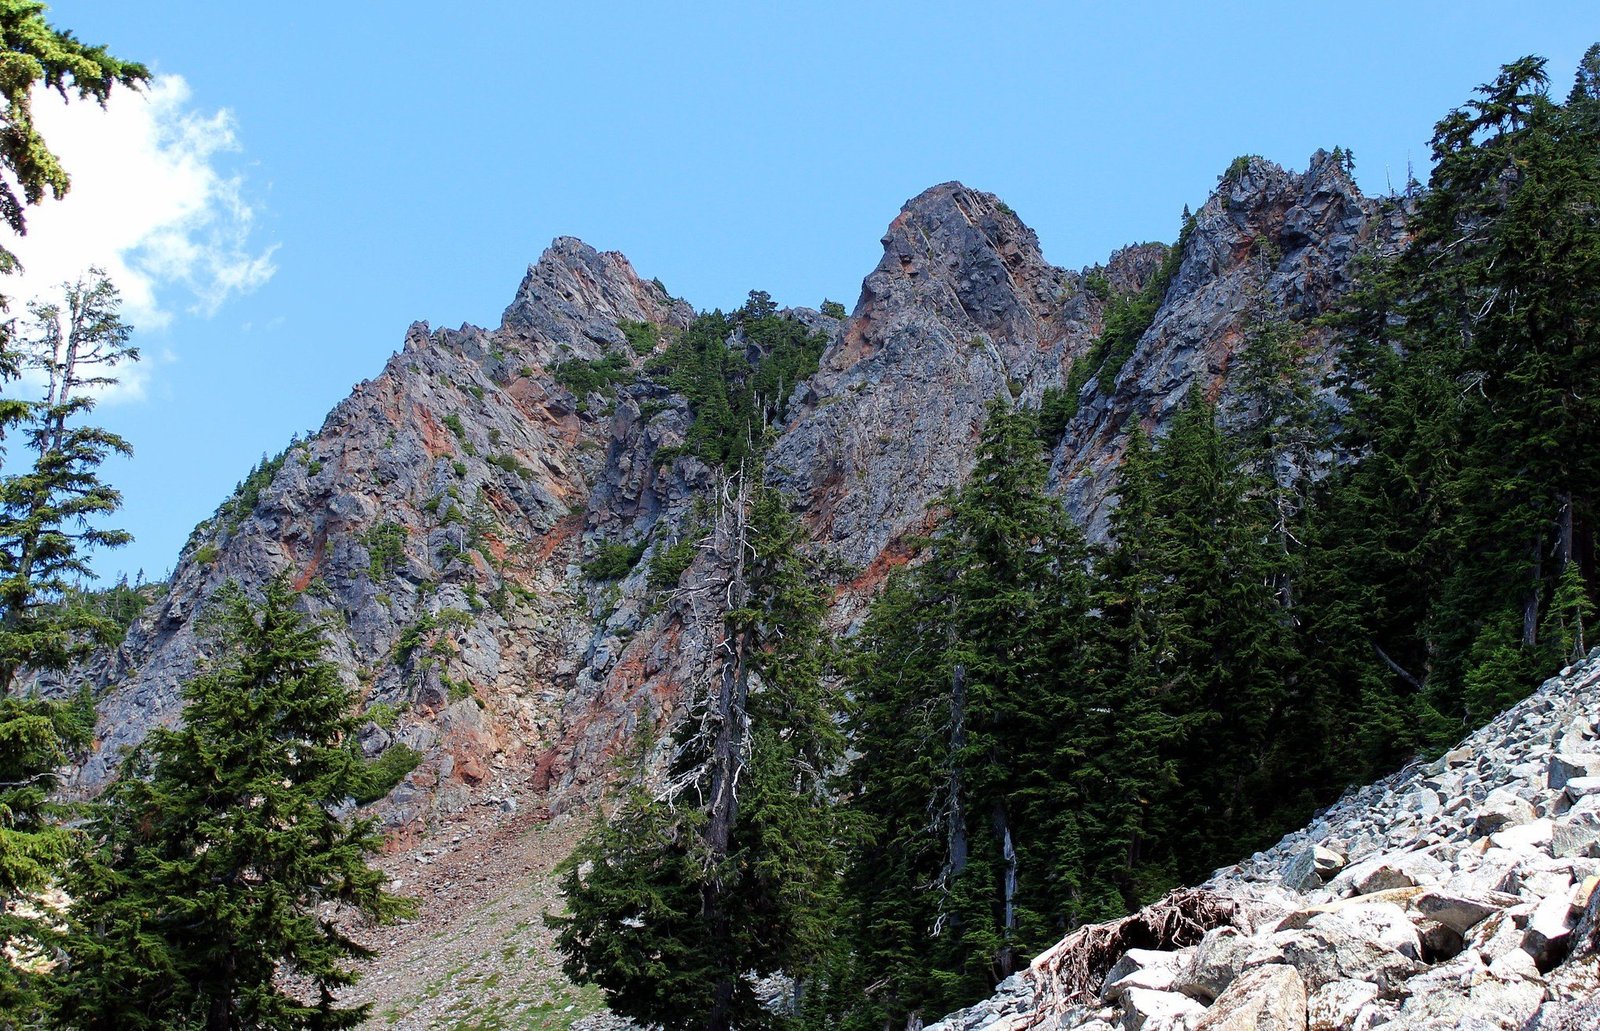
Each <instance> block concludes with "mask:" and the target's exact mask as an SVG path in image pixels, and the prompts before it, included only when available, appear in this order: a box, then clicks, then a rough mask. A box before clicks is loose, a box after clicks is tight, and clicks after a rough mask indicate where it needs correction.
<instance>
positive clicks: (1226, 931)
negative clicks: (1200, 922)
mask: <svg viewBox="0 0 1600 1031" xmlns="http://www.w3.org/2000/svg"><path fill="white" fill-rule="evenodd" d="M1256 947H1257V943H1256V942H1255V941H1254V940H1253V939H1250V938H1246V937H1245V936H1244V935H1242V934H1240V933H1239V931H1238V929H1236V928H1233V927H1214V928H1212V929H1211V930H1209V931H1207V932H1206V933H1205V935H1204V936H1202V937H1201V939H1200V944H1199V945H1197V946H1195V949H1194V952H1193V953H1192V954H1191V956H1190V958H1189V962H1188V964H1187V966H1185V968H1184V969H1183V971H1182V972H1181V973H1180V974H1179V975H1178V977H1177V978H1175V979H1174V981H1173V988H1174V989H1175V990H1177V991H1181V992H1183V994H1185V995H1188V996H1191V997H1192V998H1195V999H1199V1000H1200V1001H1201V1002H1206V1003H1209V1002H1211V1001H1212V1000H1213V999H1215V998H1216V997H1217V996H1218V995H1221V994H1222V992H1223V990H1224V989H1226V988H1227V987H1228V985H1229V984H1230V983H1232V981H1233V979H1234V978H1235V977H1238V976H1239V972H1240V971H1241V970H1243V969H1244V967H1245V963H1246V962H1247V961H1248V960H1249V959H1250V955H1251V952H1252V951H1253V950H1254V949H1255V948H1256Z"/></svg>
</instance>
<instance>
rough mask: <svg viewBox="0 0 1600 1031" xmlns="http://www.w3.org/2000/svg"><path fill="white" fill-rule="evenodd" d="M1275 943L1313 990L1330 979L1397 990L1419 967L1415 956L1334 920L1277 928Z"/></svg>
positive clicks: (1392, 993) (1386, 992)
mask: <svg viewBox="0 0 1600 1031" xmlns="http://www.w3.org/2000/svg"><path fill="white" fill-rule="evenodd" d="M1272 937H1273V941H1274V943H1275V944H1276V945H1277V946H1278V948H1280V949H1281V950H1283V958H1284V960H1285V962H1287V963H1288V964H1289V965H1290V966H1293V967H1294V968H1295V969H1296V970H1298V971H1300V976H1301V977H1302V978H1303V979H1304V980H1305V982H1306V987H1307V989H1309V990H1310V991H1315V990H1317V989H1318V988H1321V987H1322V986H1323V985H1325V984H1327V983H1329V982H1330V981H1345V980H1356V981H1370V982H1372V983H1373V984H1375V985H1377V986H1378V991H1379V993H1380V994H1382V995H1384V996H1395V995H1398V994H1400V991H1401V986H1402V985H1403V984H1404V983H1405V981H1406V979H1407V978H1409V977H1411V976H1412V975H1413V974H1415V973H1417V972H1418V971H1419V970H1420V969H1421V964H1419V963H1418V962H1417V961H1416V960H1413V959H1410V958H1408V957H1406V956H1402V955H1401V954H1400V953H1398V952H1396V951H1395V950H1393V949H1390V948H1387V947H1385V946H1383V945H1379V944H1378V943H1377V942H1374V941H1369V940H1367V939H1366V938H1362V937H1359V936H1357V935H1355V934H1352V933H1350V932H1349V931H1347V930H1346V929H1345V928H1344V927H1341V926H1340V925H1339V924H1337V923H1332V922H1330V923H1328V924H1326V925H1324V926H1322V927H1307V928H1304V929H1301V930H1293V931H1279V932H1277V933H1276V934H1274V935H1273V936H1272Z"/></svg>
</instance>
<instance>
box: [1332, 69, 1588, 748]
mask: <svg viewBox="0 0 1600 1031" xmlns="http://www.w3.org/2000/svg"><path fill="white" fill-rule="evenodd" d="M1592 104H1593V101H1592V98H1591V97H1590V94H1589V91H1588V89H1587V87H1586V86H1585V80H1584V72H1583V69H1581V68H1580V73H1579V77H1578V83H1577V85H1576V86H1575V87H1574V90H1573V93H1572V95H1571V96H1570V97H1569V100H1568V104H1567V106H1566V107H1562V106H1559V105H1557V104H1555V103H1553V102H1552V101H1551V100H1550V98H1549V96H1548V94H1547V91H1546V76H1545V71H1544V62H1543V61H1542V60H1541V59H1538V58H1532V57H1529V58H1523V59H1521V60H1519V61H1516V62H1513V63H1511V64H1509V65H1507V66H1505V68H1504V69H1502V72H1501V74H1500V75H1499V76H1498V77H1497V78H1496V79H1495V80H1494V81H1493V82H1491V83H1488V84H1486V85H1484V86H1483V87H1480V89H1479V90H1478V93H1477V96H1476V97H1475V98H1474V99H1472V100H1471V101H1470V102H1469V103H1468V104H1467V105H1465V106H1464V107H1463V108H1461V109H1459V110H1457V111H1454V112H1452V113H1451V114H1450V115H1448V116H1447V117H1446V118H1444V119H1443V120H1441V121H1440V122H1439V124H1438V126H1437V128H1436V132H1435V135H1434V141H1433V146H1434V156H1435V159H1436V162H1437V164H1436V168H1435V171H1434V173H1433V176H1432V178H1431V181H1430V189H1429V190H1428V192H1427V193H1426V194H1425V195H1424V196H1423V197H1422V198H1421V200H1420V202H1419V205H1418V210H1417V215H1416V218H1415V219H1414V220H1413V228H1414V233H1413V236H1412V238H1411V242H1410V244H1409V246H1408V248H1407V250H1406V251H1405V252H1404V253H1403V254H1402V255H1401V256H1400V257H1399V258H1398V260H1396V261H1395V262H1394V263H1393V264H1392V265H1391V267H1390V268H1389V269H1387V270H1385V272H1384V275H1386V276H1387V277H1388V278H1389V280H1390V281H1391V282H1392V283H1395V284H1398V288H1397V289H1391V290H1390V293H1391V294H1395V295H1397V297H1398V302H1397V303H1396V304H1395V306H1394V308H1395V313H1396V315H1397V316H1398V319H1397V320H1394V321H1396V322H1397V323H1398V325H1399V327H1400V328H1399V331H1398V333H1397V334H1396V335H1397V337H1398V339H1397V341H1396V343H1397V345H1398V346H1397V348H1396V349H1392V350H1386V349H1383V348H1377V347H1367V348H1365V349H1364V350H1363V349H1362V348H1361V347H1359V346H1358V347H1357V349H1356V350H1355V352H1354V353H1355V356H1356V359H1357V361H1359V362H1363V363H1365V368H1364V369H1363V370H1362V371H1363V373H1364V374H1365V375H1364V376H1363V377H1362V379H1363V382H1362V383H1361V384H1360V386H1359V387H1358V388H1357V390H1356V391H1355V392H1353V395H1352V396H1355V397H1358V398H1359V397H1363V396H1364V398H1365V399H1366V400H1364V401H1363V404H1364V405H1365V406H1366V408H1367V411H1368V413H1369V414H1371V415H1375V416H1377V418H1374V419H1370V420H1369V421H1368V426H1367V428H1366V439H1365V440H1362V441H1359V444H1358V446H1359V450H1360V451H1361V453H1364V454H1370V455H1371V456H1372V457H1371V458H1370V459H1369V460H1367V461H1364V462H1363V463H1362V465H1363V467H1364V469H1363V470H1362V471H1361V472H1358V473H1356V474H1354V475H1352V476H1350V477H1348V478H1346V479H1347V482H1348V484H1349V486H1351V487H1353V488H1357V489H1358V490H1359V493H1358V494H1357V497H1360V498H1365V501H1363V502H1362V505H1363V506H1364V508H1365V510H1366V512H1367V513H1368V514H1369V515H1370V516H1371V518H1370V519H1366V520H1362V521H1363V522H1368V523H1369V524H1370V525H1372V526H1374V527H1383V526H1385V525H1386V526H1388V527H1390V529H1388V530H1380V531H1379V533H1380V534H1381V536H1383V537H1387V538H1389V539H1391V540H1393V541H1395V542H1396V543H1397V544H1398V545H1399V546H1398V547H1396V548H1392V549H1390V552H1389V553H1390V554H1392V555H1393V556H1394V557H1395V559H1397V563H1396V564H1395V565H1393V566H1392V567H1391V569H1392V570H1393V571H1394V573H1395V574H1401V573H1403V574H1405V575H1404V576H1403V577H1402V576H1400V575H1388V576H1385V577H1384V580H1386V581H1403V582H1398V583H1395V585H1394V586H1393V587H1389V586H1388V585H1387V584H1385V586H1384V589H1383V592H1382V593H1383V608H1385V609H1387V610H1389V612H1388V615H1389V617H1390V618H1389V621H1388V625H1387V626H1383V627H1380V628H1379V629H1378V633H1377V636H1378V637H1380V638H1384V637H1386V638H1388V647H1381V646H1380V650H1381V651H1382V653H1383V656H1384V660H1385V664H1386V665H1387V666H1388V667H1389V669H1390V670H1391V671H1392V673H1393V674H1394V676H1395V677H1396V678H1397V680H1398V683H1399V686H1400V688H1401V690H1406V689H1410V688H1412V687H1414V686H1416V685H1421V687H1422V692H1421V693H1422V694H1423V696H1424V704H1425V706H1426V707H1427V708H1429V709H1434V710H1437V711H1439V712H1441V713H1443V714H1446V715H1448V716H1449V717H1451V718H1452V719H1454V720H1463V719H1476V718H1480V717H1481V716H1483V715H1484V714H1486V712H1487V709H1486V708H1485V706H1492V705H1497V704H1499V703H1500V702H1502V701H1504V700H1506V699H1514V698H1516V697H1519V696H1520V694H1521V693H1522V692H1524V691H1526V690H1527V688H1528V687H1530V686H1531V684H1532V680H1533V677H1534V676H1535V675H1536V674H1534V673H1533V672H1532V671H1533V670H1534V669H1535V668H1537V667H1538V666H1539V665H1540V664H1542V663H1543V662H1544V661H1545V660H1544V659H1543V657H1542V656H1543V653H1544V649H1543V646H1542V644H1541V628H1542V626H1544V625H1545V624H1546V623H1547V622H1548V618H1547V617H1548V611H1549V608H1550V605H1551V603H1552V600H1553V598H1554V597H1555V595H1556V593H1557V592H1558V590H1559V586H1560V584H1559V581H1560V578H1561V577H1562V576H1564V575H1565V570H1566V568H1567V566H1568V565H1569V563H1570V562H1571V561H1577V562H1578V563H1579V566H1580V572H1583V571H1591V572H1592V570H1593V569H1594V559H1595V556H1594V554H1593V545H1592V543H1591V541H1592V533H1591V531H1590V529H1589V528H1590V527H1591V526H1592V524H1593V520H1594V495H1593V491H1592V487H1591V485H1592V484H1593V482H1594V481H1595V475H1596V473H1597V472H1600V470H1597V469H1596V468H1595V460H1594V455H1595V453H1596V444H1597V443H1600V442H1597V441H1596V440H1595V439H1594V438H1595V434H1596V432H1597V431H1596V429H1595V427H1596V426H1597V425H1600V418H1597V416H1600V410H1597V409H1596V405H1597V403H1600V402H1597V401H1596V398H1595V389H1596V387H1597V386H1600V384H1597V383H1596V382H1595V376H1596V373H1595V371H1594V362H1592V361H1591V360H1589V358H1588V353H1589V351H1590V350H1591V349H1592V348H1593V346H1594V339H1595V337H1594V335H1595V328H1594V320H1593V314H1592V313H1593V312H1594V311H1595V310H1596V306H1597V305H1600V272H1597V271H1596V270H1597V260H1600V225H1596V223H1595V220H1594V219H1593V218H1592V217H1589V216H1588V215H1587V214H1585V213H1586V212H1589V211H1592V210H1593V208H1594V206H1595V204H1596V202H1597V201H1600V154H1597V151H1600V148H1597V146H1596V144H1597V142H1600V137H1597V135H1596V131H1595V125H1596V123H1595V122H1594V120H1593V119H1592V117H1591V115H1592V114H1593V107H1592ZM1371 324H1372V323H1371V320H1369V321H1368V325H1371ZM1359 343H1360V341H1358V345H1359ZM1408 494H1409V495H1411V503H1410V504H1408V505H1406V506H1404V507H1403V508H1402V507H1401V506H1400V505H1398V504H1396V503H1395V502H1396V501H1398V500H1400V499H1401V498H1403V497H1404V496H1405V495H1408ZM1407 524H1410V525H1407ZM1396 530H1398V532H1396ZM1406 567H1409V569H1407V568H1406ZM1585 579H1592V576H1587V577H1585ZM1408 584H1409V586H1408ZM1469 682H1470V684H1471V688H1470V691H1469V689H1468V684H1469ZM1469 694H1470V695H1471V698H1470V699H1469V697H1468V695H1469ZM1457 726H1459V723H1458V724H1457Z"/></svg>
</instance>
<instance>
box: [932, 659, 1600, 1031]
mask: <svg viewBox="0 0 1600 1031" xmlns="http://www.w3.org/2000/svg"><path fill="white" fill-rule="evenodd" d="M1597 762H1600V649H1597V650H1596V651H1595V652H1594V653H1592V654H1591V656H1590V658H1589V659H1588V661H1587V662H1585V663H1584V664H1583V665H1581V666H1579V667H1578V668H1576V669H1568V670H1564V671H1562V675H1561V676H1559V677H1557V678H1555V679H1552V680H1550V681H1548V682H1546V683H1545V684H1544V685H1543V686H1542V687H1541V688H1540V689H1539V690H1538V691H1537V692H1536V693H1535V694H1534V695H1533V696H1532V697H1530V698H1529V699H1527V700H1526V701H1524V702H1522V703H1521V704H1519V705H1517V706H1516V707H1515V708H1513V709H1511V710H1509V711H1507V712H1506V713H1504V714H1503V715H1501V716H1500V717H1499V718H1498V719H1496V720H1495V721H1494V722H1493V723H1491V724H1490V725H1489V726H1487V727H1485V728H1484V729H1482V730H1480V731H1478V732H1477V733H1475V734H1473V735H1471V736H1470V737H1468V738H1466V739H1465V740H1464V741H1462V742H1461V743H1460V745H1458V746H1457V747H1456V748H1455V749H1453V750H1451V751H1450V752H1448V753H1447V754H1445V755H1444V756H1443V757H1441V758H1439V759H1437V760H1435V761H1433V762H1431V763H1427V764H1416V765H1413V766H1411V767H1408V768H1407V769H1405V770H1402V771H1401V772H1399V773H1397V774H1395V775H1394V776H1392V777H1389V778H1387V779H1385V780H1382V781H1379V782H1378V783H1376V784H1373V785H1370V786H1368V787H1365V788H1362V789H1360V790H1357V791H1352V792H1350V793H1348V794H1346V795H1345V797H1344V798H1342V799H1340V800H1339V802H1338V803H1336V804H1335V805H1333V806H1331V807H1330V808H1329V809H1327V810H1326V811H1325V812H1323V813H1321V814H1320V815H1318V816H1317V818H1316V819H1315V820H1313V821H1312V822H1311V823H1310V824H1309V825H1308V826H1306V827H1305V828H1304V829H1302V830H1299V831H1296V832H1294V833H1292V834H1289V835H1287V836H1286V837H1284V838H1283V839H1282V840H1281V841H1279V842H1278V843H1277V844H1276V845H1274V846H1273V847H1272V848H1270V849H1268V850H1266V851H1264V852H1260V853H1257V854H1256V855H1254V856H1251V857H1250V858H1249V859H1247V860H1245V861H1244V862H1242V863H1240V864H1238V865H1237V866H1232V867H1228V868H1225V869H1222V870H1218V871H1217V872H1216V873H1215V874H1214V875H1213V876H1212V877H1211V879H1210V880H1208V881H1207V882H1206V883H1205V884H1203V885H1200V886H1199V887H1198V888H1196V889H1189V890H1186V891H1182V892H1178V893H1175V894H1174V895H1173V896H1170V897H1169V898H1168V899H1166V900H1164V901H1163V902H1161V903H1157V904H1156V906H1155V907H1153V908H1154V910H1155V911H1156V912H1157V913H1160V914H1161V915H1162V916H1163V917H1166V916H1171V915H1174V914H1175V915H1176V916H1177V917H1179V918H1178V919H1175V920H1171V921H1170V922H1169V923H1168V925H1167V926H1172V927H1175V928H1179V929H1180V930H1178V931H1177V932H1176V933H1175V934H1174V935H1173V940H1171V941H1169V942H1168V943H1167V947H1165V948H1162V949H1129V950H1125V951H1121V952H1120V953H1119V954H1113V955H1107V954H1105V953H1104V946H1105V943H1106V942H1112V941H1115V940H1117V934H1116V932H1117V930H1118V924H1121V923H1124V922H1122V921H1119V922H1115V923H1113V924H1108V925H1099V926H1097V927H1092V928H1084V929H1080V930H1079V931H1076V932H1074V933H1073V935H1070V936H1068V938H1066V939H1064V940H1063V941H1062V942H1061V943H1060V944H1059V945H1057V946H1056V947H1054V948H1053V949H1050V950H1048V951H1047V952H1045V953H1044V954H1042V955H1041V956H1039V957H1038V958H1036V959H1035V960H1034V961H1033V963H1032V964H1031V966H1030V967H1029V969H1028V970H1027V971H1026V972H1024V973H1021V974H1018V975H1016V976H1014V977H1012V978H1011V979H1010V980H1008V981H1007V982H1005V983H1004V984H1002V985H1001V987H1000V990H999V991H998V992H997V994H996V995H995V996H994V997H993V998H992V999H989V1000H987V1001H986V1002H984V1003H982V1004H980V1005H978V1006H975V1007H972V1008H970V1009H968V1010H964V1011H962V1012H960V1013H957V1014H952V1015H951V1016H949V1017H946V1018H945V1019H944V1020H942V1021H940V1022H938V1023H936V1024H931V1025H929V1026H928V1029H927V1031H979V1029H983V1031H1014V1029H1019V1028H1023V1027H1029V1028H1041V1027H1050V1028H1063V1029H1064V1028H1083V1029H1098V1031H1106V1029H1109V1028H1114V1027H1120V1028H1127V1029H1134V1031H1138V1029H1146V1031H1204V1029H1210V1028H1292V1029H1296V1031H1303V1029H1311V1031H1334V1029H1345V1028H1351V1029H1358V1031H1367V1029H1377V1028H1386V1029H1392V1031H1400V1029H1422V1028H1458V1027H1460V1028H1480V1029H1489V1028H1505V1029H1520V1028H1551V1027H1563V1028H1568V1027H1572V1028H1576V1027H1585V1028H1592V1027H1597V1026H1600V891H1596V888H1597V886H1600V778H1593V777H1590V776H1587V772H1588V771H1589V770H1591V769H1594V768H1595V766H1594V764H1596V763H1597ZM1575 773H1580V774H1583V775H1577V776H1574V774H1575ZM1130 919H1139V917H1138V916H1136V917H1135V918H1130ZM1096 949H1099V950H1101V951H1100V952H1099V953H1096V951H1095V950H1096ZM1111 951H1112V952H1113V953H1116V952H1118V950H1114V949H1113V950H1111ZM1086 958H1087V961H1086Z"/></svg>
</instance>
